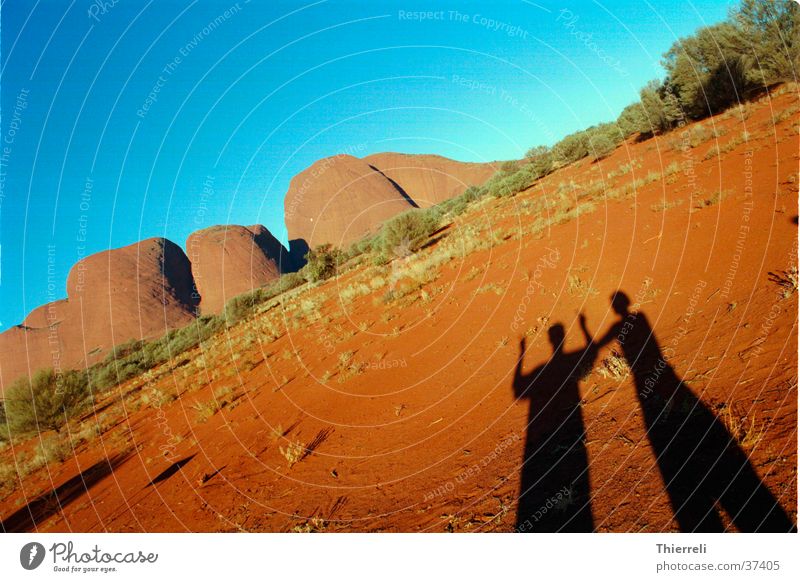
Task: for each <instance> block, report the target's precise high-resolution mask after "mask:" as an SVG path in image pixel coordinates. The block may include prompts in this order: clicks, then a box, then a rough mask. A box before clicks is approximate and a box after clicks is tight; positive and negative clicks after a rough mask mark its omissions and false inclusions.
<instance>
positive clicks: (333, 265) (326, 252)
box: [301, 244, 344, 283]
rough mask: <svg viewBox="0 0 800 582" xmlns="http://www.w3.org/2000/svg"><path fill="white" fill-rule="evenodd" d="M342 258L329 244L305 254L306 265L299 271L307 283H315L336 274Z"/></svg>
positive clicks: (341, 254) (338, 251) (339, 252)
mask: <svg viewBox="0 0 800 582" xmlns="http://www.w3.org/2000/svg"><path fill="white" fill-rule="evenodd" d="M343 258H344V255H343V253H342V252H341V251H340V250H339V249H335V248H333V247H332V246H331V245H330V244H325V245H321V246H318V247H317V248H316V249H313V250H310V251H308V253H307V254H306V265H305V266H304V267H303V268H302V269H301V272H302V273H303V276H304V277H305V278H306V280H307V281H309V282H311V283H316V282H317V281H323V280H325V279H329V278H330V277H333V276H334V275H335V274H336V270H337V268H338V265H339V263H340V262H341V261H342V259H343Z"/></svg>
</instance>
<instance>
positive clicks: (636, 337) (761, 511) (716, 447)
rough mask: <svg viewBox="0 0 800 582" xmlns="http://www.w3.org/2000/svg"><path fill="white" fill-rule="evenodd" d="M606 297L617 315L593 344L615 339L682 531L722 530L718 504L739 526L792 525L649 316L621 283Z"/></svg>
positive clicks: (776, 528)
mask: <svg viewBox="0 0 800 582" xmlns="http://www.w3.org/2000/svg"><path fill="white" fill-rule="evenodd" d="M611 305H612V307H613V309H614V311H615V312H616V313H617V314H618V315H619V316H620V321H618V322H617V323H615V324H614V325H612V327H611V329H610V330H609V332H608V333H607V334H606V336H605V337H604V338H602V339H601V340H600V342H598V344H599V345H603V344H606V343H609V342H611V341H617V342H618V343H619V346H620V347H621V348H622V352H623V354H624V356H625V360H626V361H627V363H628V366H629V367H630V369H631V372H632V375H633V379H634V382H635V383H636V391H637V396H638V400H639V405H640V407H641V410H642V414H643V416H644V421H645V425H646V427H647V436H648V439H649V441H650V445H651V446H652V448H653V453H654V454H655V456H656V460H657V463H658V468H659V470H660V472H661V476H662V478H663V480H664V483H665V486H666V488H667V492H668V495H669V498H670V502H671V504H672V509H673V511H674V513H675V519H676V520H677V522H678V525H679V527H680V529H681V531H684V532H695V531H697V532H719V531H724V529H725V528H724V527H723V523H722V519H721V517H720V514H719V511H718V509H719V508H722V509H724V510H725V512H726V513H727V514H728V515H729V516H730V518H731V520H732V521H733V523H734V524H735V526H736V527H737V529H739V530H740V531H744V532H758V531H762V532H788V531H792V530H793V529H794V525H793V524H792V522H791V520H790V519H789V517H788V516H787V515H786V513H785V512H784V511H783V509H782V508H781V507H780V505H779V504H778V502H777V500H776V499H775V497H774V496H773V495H772V493H770V491H769V489H767V487H766V486H765V485H764V484H763V483H762V482H761V480H760V479H759V477H758V475H757V474H756V472H755V470H754V469H753V467H752V465H751V464H750V462H749V460H748V458H747V455H746V454H745V452H744V451H743V450H742V449H741V448H740V447H739V446H738V444H737V443H736V442H735V441H734V439H733V438H732V437H731V434H730V433H729V432H728V429H727V428H726V427H725V425H724V424H723V423H722V422H721V421H720V420H719V418H718V417H717V416H716V414H714V413H713V412H712V411H711V410H709V409H708V408H706V406H705V405H704V404H703V403H702V401H701V400H700V399H699V398H697V397H696V396H695V395H694V394H693V393H692V391H691V390H690V389H689V388H688V387H687V386H686V384H684V383H683V382H682V381H681V380H680V378H678V376H677V375H676V374H675V371H674V370H673V369H672V367H671V366H670V365H669V364H668V363H667V360H666V357H665V355H664V353H663V352H662V350H661V347H660V346H659V345H658V341H657V340H656V337H655V334H654V333H653V329H652V327H651V326H650V323H649V322H648V320H647V317H646V316H645V315H644V314H643V313H641V312H639V311H638V310H636V309H634V310H633V311H631V309H630V299H628V297H627V296H626V295H625V294H624V293H622V292H621V291H618V292H617V293H615V294H614V295H613V296H612V298H611Z"/></svg>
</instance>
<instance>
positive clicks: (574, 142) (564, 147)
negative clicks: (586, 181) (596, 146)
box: [553, 131, 589, 164]
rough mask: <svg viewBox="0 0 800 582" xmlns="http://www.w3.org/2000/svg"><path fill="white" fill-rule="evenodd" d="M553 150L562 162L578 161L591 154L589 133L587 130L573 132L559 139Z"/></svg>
mask: <svg viewBox="0 0 800 582" xmlns="http://www.w3.org/2000/svg"><path fill="white" fill-rule="evenodd" d="M553 150H554V151H555V152H556V156H557V158H558V159H559V161H561V162H562V163H565V164H570V163H572V162H577V161H578V160H580V159H582V158H585V157H586V156H587V155H589V148H588V135H587V134H586V132H585V131H578V132H576V133H571V134H569V135H568V136H566V137H564V139H562V140H561V141H559V142H558V143H557V144H556V145H555V147H554V148H553Z"/></svg>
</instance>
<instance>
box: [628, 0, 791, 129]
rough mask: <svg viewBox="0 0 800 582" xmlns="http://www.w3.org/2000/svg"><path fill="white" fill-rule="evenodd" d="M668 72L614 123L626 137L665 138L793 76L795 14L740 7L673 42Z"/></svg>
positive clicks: (770, 6)
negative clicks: (663, 134)
mask: <svg viewBox="0 0 800 582" xmlns="http://www.w3.org/2000/svg"><path fill="white" fill-rule="evenodd" d="M662 64H663V65H664V68H665V70H666V72H667V74H666V76H665V78H664V79H663V80H655V81H651V82H650V83H648V84H647V86H645V87H644V88H643V89H642V90H641V92H640V95H639V97H640V99H639V101H638V102H637V103H633V104H631V105H629V106H628V107H626V108H625V109H624V110H623V111H622V113H621V114H620V116H619V118H618V119H617V124H618V126H619V128H620V130H621V131H622V132H623V133H624V134H625V135H629V134H630V133H633V132H635V131H638V132H639V133H641V134H642V135H643V136H645V137H646V136H649V135H653V134H656V133H660V132H664V131H668V130H670V129H672V128H673V127H675V126H676V125H678V124H680V122H681V121H686V120H696V119H702V118H704V117H707V116H709V115H712V114H715V113H717V112H719V111H722V110H724V109H726V108H729V107H731V106H734V105H736V104H738V103H740V102H742V101H743V100H745V99H747V98H748V97H750V96H752V95H754V94H757V93H758V92H759V91H763V90H764V89H765V88H767V87H769V86H770V85H772V84H774V83H778V82H783V81H793V80H794V79H796V77H797V72H798V69H800V7H798V5H797V4H796V3H795V2H792V1H790V0H742V2H741V4H740V5H739V8H738V9H736V10H733V11H731V12H730V15H729V17H728V19H727V20H726V21H724V22H721V23H718V24H714V25H711V26H706V27H703V28H700V29H699V30H697V31H696V32H695V33H694V34H692V35H690V36H688V37H686V38H682V39H680V40H678V41H677V42H675V43H674V44H673V45H672V47H670V49H669V50H668V51H667V52H666V53H665V54H664V59H663V61H662Z"/></svg>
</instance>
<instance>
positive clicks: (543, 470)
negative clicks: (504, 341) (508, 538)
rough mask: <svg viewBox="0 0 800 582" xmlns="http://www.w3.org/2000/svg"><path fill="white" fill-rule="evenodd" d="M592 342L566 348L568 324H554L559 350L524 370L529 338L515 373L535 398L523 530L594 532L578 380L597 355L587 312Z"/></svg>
mask: <svg viewBox="0 0 800 582" xmlns="http://www.w3.org/2000/svg"><path fill="white" fill-rule="evenodd" d="M581 329H582V330H583V333H584V336H585V338H586V347H585V348H584V349H582V350H578V351H575V352H565V351H564V340H565V334H564V326H563V325H561V324H556V325H553V326H552V327H551V328H550V329H549V332H548V334H549V337H550V343H551V344H552V346H553V355H552V357H551V358H550V360H549V361H548V362H547V363H546V364H544V365H542V366H539V367H538V368H536V369H535V370H533V371H532V372H530V373H529V374H523V373H522V360H523V358H524V357H525V338H524V337H523V338H522V340H520V356H519V360H518V362H517V367H516V370H515V372H514V394H515V395H516V397H517V398H526V399H528V400H529V401H530V408H529V413H528V431H527V432H528V434H527V439H526V441H525V456H524V458H523V465H522V472H521V485H520V495H519V502H518V505H517V531H519V532H558V531H563V532H590V531H592V530H593V521H592V512H591V507H590V505H589V463H588V457H587V454H586V447H585V444H584V428H583V415H582V411H581V397H580V392H579V390H578V382H579V381H580V380H581V379H582V378H583V376H584V375H585V374H586V373H587V372H588V371H589V370H591V367H592V365H593V363H594V360H595V358H596V356H597V349H598V348H597V346H596V345H595V344H594V343H592V339H591V336H590V334H589V332H588V331H587V330H586V324H585V319H584V317H583V316H582V315H581Z"/></svg>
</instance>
